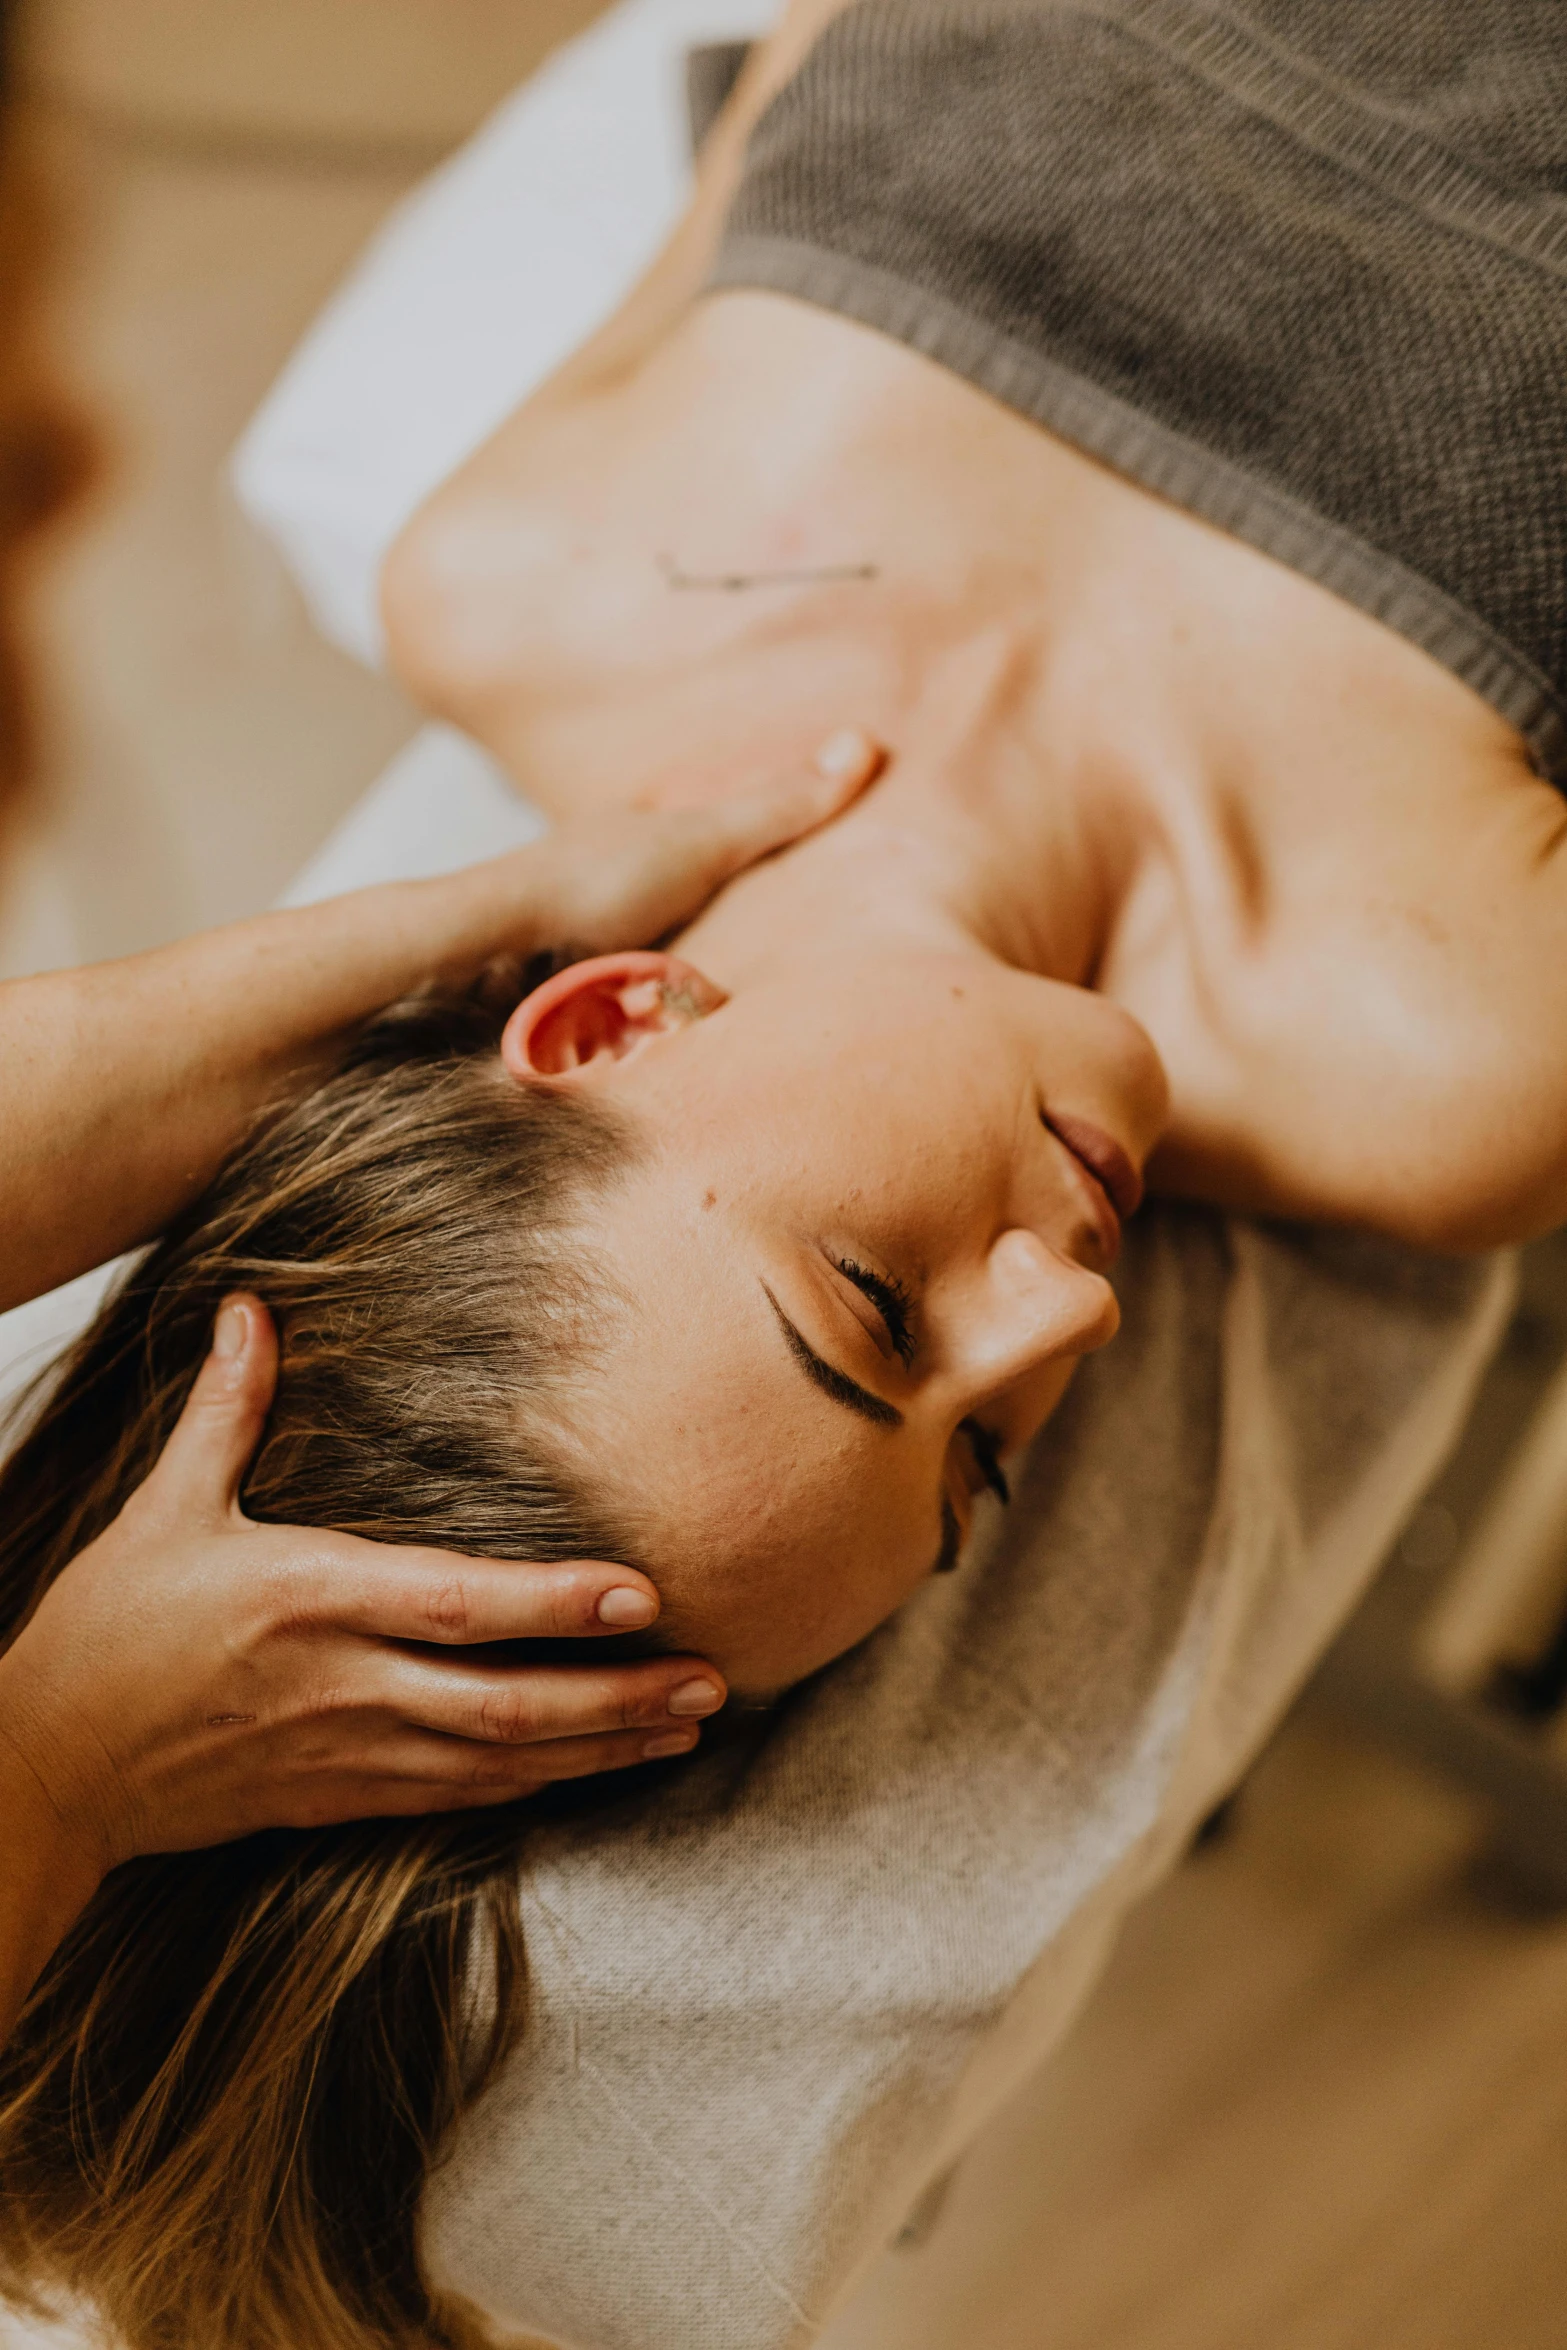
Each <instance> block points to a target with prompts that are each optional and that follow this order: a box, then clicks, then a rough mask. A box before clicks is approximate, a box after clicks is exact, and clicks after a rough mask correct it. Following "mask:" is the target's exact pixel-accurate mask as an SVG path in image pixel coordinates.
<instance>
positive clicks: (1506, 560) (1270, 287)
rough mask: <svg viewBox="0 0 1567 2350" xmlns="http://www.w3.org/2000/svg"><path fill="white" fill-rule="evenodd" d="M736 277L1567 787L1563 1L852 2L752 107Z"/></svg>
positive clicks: (730, 265)
mask: <svg viewBox="0 0 1567 2350" xmlns="http://www.w3.org/2000/svg"><path fill="white" fill-rule="evenodd" d="M713 282H714V283H715V284H716V285H720V286H763V287H770V288H772V289H774V290H775V291H777V292H781V293H787V294H793V295H797V296H799V297H801V298H803V299H804V300H807V301H811V302H814V303H817V304H819V305H822V306H824V307H826V308H829V309H834V310H838V311H841V312H843V313H845V314H846V315H847V316H849V317H852V318H855V319H858V320H860V321H862V322H863V323H864V324H866V325H869V326H872V327H876V328H879V329H881V330H882V331H883V332H885V333H887V334H890V335H894V336H896V337H897V338H898V339H899V340H901V341H904V342H907V343H909V344H911V345H913V346H914V347H915V348H916V349H918V350H920V351H923V352H925V353H926V354H927V355H929V356H930V357H931V358H934V359H936V360H938V361H940V362H941V363H943V364H944V365H946V366H948V367H950V368H952V369H954V370H955V371H956V372H957V373H959V374H961V375H964V376H967V377H968V378H969V379H970V380H971V381H973V382H974V383H975V384H977V385H979V386H980V387H982V388H983V389H984V390H985V391H987V392H990V393H992V394H994V395H995V397H996V398H998V399H1000V400H1002V401H1004V402H1006V403H1007V404H1008V405H1009V406H1010V407H1013V408H1016V409H1018V410H1020V411H1021V412H1022V413H1023V414H1025V415H1027V416H1031V417H1033V418H1035V419H1036V420H1037V421H1038V422H1039V423H1041V424H1044V425H1047V426H1049V427H1050V428H1051V429H1052V430H1053V431H1055V432H1058V433H1060V434H1061V435H1062V436H1063V437H1064V438H1065V439H1067V440H1070V441H1073V442H1075V443H1077V444H1078V445H1079V446H1080V447H1082V448H1084V449H1087V450H1089V451H1091V452H1092V453H1093V454H1095V455H1096V456H1098V457H1101V458H1103V459H1104V460H1105V461H1106V462H1108V463H1109V464H1111V465H1113V466H1115V467H1117V468H1118V469H1119V470H1120V471H1121V472H1123V473H1126V474H1128V475H1130V476H1132V477H1133V478H1134V479H1136V480H1138V481H1140V482H1142V483H1143V484H1145V485H1146V486H1147V487H1148V488H1150V489H1153V490H1156V491H1159V492H1161V493H1162V494H1163V495H1164V496H1166V497H1169V498H1171V499H1173V500H1174V501H1176V502H1177V503H1179V504H1181V505H1184V506H1186V507H1189V508H1190V509H1192V510H1193V511H1194V512H1196V513H1199V514H1202V515H1204V516H1206V517H1207V518H1208V519H1209V520H1210V521H1212V522H1215V523H1218V524H1219V525H1221V526H1222V527H1223V528H1224V529H1226V530H1229V531H1232V532H1233V533H1235V534H1236V535H1237V536H1238V537H1241V538H1244V539H1248V540H1250V541H1251V542H1252V543H1253V544H1254V545H1256V546H1258V547H1261V548H1262V549H1264V550H1265V551H1266V552H1267V553H1269V554H1272V555H1275V556H1277V557H1279V558H1280V559H1281V560H1282V561H1284V562H1286V563H1288V564H1290V565H1291V566H1292V567H1293V568H1294V569H1296V570H1298V571H1302V572H1305V573H1308V574H1309V575H1310V576H1311V577H1312V578H1314V579H1317V580H1319V581H1320V582H1322V584H1323V585H1325V586H1327V587H1329V588H1331V589H1333V590H1335V591H1336V592H1337V593H1338V594H1339V595H1341V596H1343V597H1345V598H1347V599H1348V600H1349V601H1350V602H1352V603H1355V604H1358V605H1360V606H1362V607H1363V608H1364V609H1365V610H1366V611H1368V612H1370V613H1373V614H1374V615H1375V616H1376V617H1377V618H1378V619H1380V620H1383V621H1385V622H1387V623H1388V624H1389V625H1390V626H1392V627H1394V628H1396V629H1398V630H1400V631H1402V633H1403V634H1404V635H1406V636H1408V637H1411V638H1413V640H1414V641H1415V642H1416V643H1417V644H1419V645H1421V646H1423V647H1424V648H1425V650H1426V651H1427V652H1429V653H1432V654H1433V655H1435V657H1436V658H1437V659H1438V660H1439V661H1441V662H1443V663H1444V664H1445V665H1446V666H1447V667H1448V668H1450V669H1452V670H1454V671H1456V672H1457V674H1458V675H1459V676H1460V677H1462V678H1464V679H1465V680H1467V682H1468V683H1469V684H1470V685H1471V686H1473V687H1475V688H1476V690H1477V691H1478V692H1479V693H1481V694H1482V695H1484V697H1485V698H1486V700H1487V701H1489V702H1491V703H1492V704H1493V705H1494V706H1495V707H1496V709H1497V710H1499V711H1500V712H1501V713H1502V715H1503V716H1504V717H1505V718H1507V719H1509V720H1510V721H1511V722H1512V724H1513V725H1514V726H1516V727H1517V728H1518V729H1519V730H1520V732H1521V733H1522V734H1523V735H1524V737H1525V738H1526V740H1527V742H1528V743H1529V746H1530V748H1531V751H1532V753H1533V755H1534V757H1535V760H1536V762H1537V764H1538V765H1539V767H1540V768H1541V770H1542V772H1544V773H1546V774H1548V775H1549V776H1551V778H1552V779H1553V780H1554V781H1556V782H1558V783H1564V784H1567V392H1564V385H1567V13H1564V10H1563V7H1562V0H1227V4H1226V5H1224V6H1222V7H1218V6H1203V5H1200V4H1198V0H858V5H856V6H854V7H852V8H850V9H849V10H848V11H847V13H846V14H844V15H843V16H842V17H840V18H838V19H837V20H836V21H834V22H833V23H832V24H831V25H829V27H828V28H827V30H826V32H825V33H824V35H823V37H822V39H821V40H820V41H819V42H818V44H817V45H816V47H815V48H814V49H813V50H812V51H811V53H810V54H809V56H808V57H807V59H806V61H805V63H804V65H803V67H802V68H801V70H800V72H799V73H798V75H797V76H796V78H795V79H794V80H793V81H792V82H791V83H790V84H789V85H788V87H787V88H786V89H785V90H784V91H783V92H782V93H781V94H780V95H779V97H778V98H777V99H776V100H775V101H774V103H773V105H772V106H771V108H770V109H769V110H768V111H767V113H766V114H765V115H764V116H763V118H762V120H761V121H760V123H759V124H758V125H757V128H756V130H755V132H754V134H753V137H752V140H751V145H750V150H749V155H748V160H747V164H746V169H745V175H744V179H743V182H742V184H741V186H740V189H739V191H738V194H737V196H736V200H735V202H734V205H733V208H732V211H731V214H730V217H729V222H728V226H727V231H726V234H725V237H724V241H723V245H722V248H721V251H720V254H719V258H718V261H717V264H716V269H715V272H714V278H713Z"/></svg>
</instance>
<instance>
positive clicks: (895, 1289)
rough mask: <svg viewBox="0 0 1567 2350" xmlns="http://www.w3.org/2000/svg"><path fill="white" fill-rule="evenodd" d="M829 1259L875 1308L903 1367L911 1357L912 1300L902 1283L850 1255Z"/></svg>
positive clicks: (912, 1349) (912, 1331) (911, 1359)
mask: <svg viewBox="0 0 1567 2350" xmlns="http://www.w3.org/2000/svg"><path fill="white" fill-rule="evenodd" d="M832 1261H833V1263H834V1264H835V1265H836V1266H837V1268H838V1271H839V1272H840V1273H841V1274H842V1275H843V1277H844V1279H845V1281H852V1282H853V1283H854V1286H855V1288H856V1289H857V1290H858V1291H859V1292H860V1294H861V1296H862V1297H866V1298H868V1299H869V1300H870V1302H871V1304H872V1305H873V1306H874V1307H875V1308H876V1311H877V1313H878V1314H880V1316H881V1319H882V1327H883V1328H884V1329H885V1331H886V1333H887V1343H888V1345H889V1346H890V1347H891V1348H892V1351H893V1353H894V1354H895V1355H896V1356H897V1358H898V1360H899V1362H900V1363H902V1364H903V1366H904V1368H905V1370H906V1369H907V1368H908V1366H909V1364H910V1363H912V1362H913V1360H914V1300H913V1299H912V1298H911V1297H910V1295H909V1293H908V1291H907V1290H906V1289H905V1288H904V1286H903V1284H902V1282H901V1281H898V1280H896V1279H892V1280H889V1279H888V1278H887V1277H886V1276H885V1275H884V1274H881V1273H873V1272H872V1271H871V1269H870V1267H869V1266H868V1265H861V1264H857V1263H856V1262H855V1260H854V1258H853V1257H834V1258H833V1260H832Z"/></svg>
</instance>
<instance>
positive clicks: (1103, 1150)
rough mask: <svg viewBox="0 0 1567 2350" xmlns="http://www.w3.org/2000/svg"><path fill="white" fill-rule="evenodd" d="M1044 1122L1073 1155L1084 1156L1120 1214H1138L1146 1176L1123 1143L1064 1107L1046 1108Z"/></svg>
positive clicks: (1086, 1163)
mask: <svg viewBox="0 0 1567 2350" xmlns="http://www.w3.org/2000/svg"><path fill="white" fill-rule="evenodd" d="M1044 1122H1045V1124H1046V1125H1047V1126H1048V1127H1049V1129H1050V1131H1051V1133H1052V1134H1053V1135H1054V1136H1055V1138H1056V1140H1057V1141H1058V1142H1064V1143H1065V1144H1066V1147H1067V1149H1068V1150H1069V1151H1070V1152H1071V1154H1072V1156H1073V1158H1074V1159H1081V1160H1082V1162H1083V1165H1084V1166H1085V1167H1086V1168H1087V1169H1088V1172H1089V1173H1090V1175H1094V1176H1097V1177H1098V1179H1099V1181H1100V1182H1101V1183H1102V1184H1103V1186H1104V1188H1105V1190H1106V1191H1107V1192H1108V1193H1109V1195H1110V1199H1111V1203H1112V1205H1113V1206H1114V1208H1115V1212H1116V1214H1117V1216H1131V1215H1135V1214H1136V1212H1137V1209H1138V1207H1139V1205H1140V1204H1141V1201H1142V1196H1143V1179H1142V1177H1141V1176H1140V1175H1139V1174H1138V1172H1137V1169H1136V1168H1135V1167H1134V1166H1133V1165H1132V1162H1131V1160H1130V1159H1129V1158H1128V1157H1127V1155H1126V1153H1125V1151H1124V1150H1123V1149H1122V1148H1121V1145H1120V1144H1119V1143H1118V1142H1117V1141H1116V1139H1115V1137H1114V1136H1113V1135H1111V1134H1106V1132H1105V1131H1104V1128H1103V1127H1102V1126H1094V1125H1091V1124H1090V1123H1089V1121H1088V1119H1086V1118H1075V1117H1073V1116H1071V1115H1070V1113H1069V1112H1067V1111H1065V1110H1047V1111H1045V1112H1044Z"/></svg>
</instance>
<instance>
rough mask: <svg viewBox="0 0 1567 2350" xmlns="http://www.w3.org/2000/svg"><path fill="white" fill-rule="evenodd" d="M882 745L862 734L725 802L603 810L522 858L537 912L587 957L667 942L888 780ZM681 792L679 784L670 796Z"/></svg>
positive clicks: (834, 741) (827, 746)
mask: <svg viewBox="0 0 1567 2350" xmlns="http://www.w3.org/2000/svg"><path fill="white" fill-rule="evenodd" d="M882 759H883V753H882V750H881V748H880V746H879V745H878V744H877V743H876V742H875V741H874V740H873V739H872V737H871V736H870V735H869V734H867V733H865V732H864V730H863V729H861V728H859V727H848V728H844V729H843V730H841V731H840V732H839V733H837V734H835V735H833V736H831V737H830V738H829V739H828V740H827V741H826V742H824V743H823V744H822V745H821V747H820V749H819V750H818V752H817V753H816V756H815V758H814V760H809V761H806V762H803V763H801V764H799V765H798V766H795V765H793V764H792V763H791V768H790V770H789V771H788V772H785V773H783V774H781V775H779V774H774V775H770V776H768V777H767V779H766V780H765V781H760V782H759V781H755V780H753V781H751V782H749V783H747V785H746V786H745V788H744V789H743V790H738V789H737V790H735V791H733V792H732V793H730V794H728V795H727V796H725V797H724V798H721V799H720V798H712V797H709V796H707V794H706V793H705V792H704V795H703V797H702V798H701V800H700V801H699V802H697V803H694V804H693V803H691V802H686V803H685V804H681V805H677V804H675V803H674V801H673V800H672V798H671V796H670V791H668V790H666V791H665V792H663V793H661V795H660V804H659V805H658V806H656V807H655V806H650V805H644V806H643V807H641V808H640V809H622V810H617V811H615V812H613V813H609V814H606V813H604V812H599V813H597V814H596V815H595V816H594V817H592V818H591V819H590V820H588V821H586V822H584V823H582V824H580V825H568V826H565V827H563V828H562V829H561V830H560V831H559V832H556V833H551V834H549V835H548V836H547V838H545V839H544V840H542V841H538V842H536V843H535V844H534V845H533V846H532V847H531V848H529V849H526V850H523V851H522V852H520V854H521V856H522V857H523V858H524V859H526V860H527V864H526V868H525V870H526V872H527V875H528V881H529V890H530V893H531V897H530V904H531V915H530V919H532V920H533V921H534V922H535V923H540V922H542V924H543V926H544V928H545V929H546V930H547V932H548V933H549V935H550V936H551V937H552V938H553V939H554V940H555V941H556V942H557V943H569V944H570V946H571V947H572V949H573V950H574V951H575V952H576V953H578V954H612V953H614V952H615V950H616V949H617V948H622V947H645V946H648V945H650V944H652V943H654V942H655V941H657V940H658V939H661V938H665V937H667V936H668V935H669V934H670V932H671V931H673V930H676V929H678V928H679V926H680V925H681V924H682V923H683V922H689V921H690V920H691V918H692V917H693V916H694V915H696V914H698V913H700V912H701V909H702V908H703V906H705V905H706V903H707V901H708V899H709V898H710V897H711V896H712V895H713V893H714V891H715V890H718V889H721V888H722V887H723V885H724V883H725V882H726V881H728V880H729V879H730V878H731V876H732V875H734V874H736V873H738V872H740V871H741V870H742V869H743V868H744V867H745V866H747V865H750V864H754V863H755V861H756V859H757V858H758V857H765V856H769V855H770V854H771V853H772V851H773V850H774V849H780V848H783V847H785V846H786V845H787V843H788V842H790V841H792V840H798V839H799V838H800V836H801V834H802V833H806V832H811V831H814V830H815V828H816V827H817V826H818V825H821V824H826V823H828V822H830V821H831V819H832V818H833V817H834V816H836V815H838V814H839V813H840V811H841V810H842V809H844V808H846V807H847V806H848V804H849V802H850V801H851V800H852V799H854V798H855V796H856V795H857V794H858V793H859V792H862V791H863V790H864V789H865V787H866V785H867V784H868V783H869V782H870V781H871V780H872V778H873V777H874V776H875V774H876V773H877V772H878V770H879V768H880V766H881V764H882ZM671 788H672V787H671Z"/></svg>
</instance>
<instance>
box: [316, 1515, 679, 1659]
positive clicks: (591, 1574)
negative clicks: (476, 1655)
mask: <svg viewBox="0 0 1567 2350" xmlns="http://www.w3.org/2000/svg"><path fill="white" fill-rule="evenodd" d="M332 1543H333V1557H332V1564H331V1571H330V1573H329V1574H327V1575H324V1576H323V1575H321V1574H320V1573H319V1570H317V1571H316V1574H315V1577H314V1581H313V1586H312V1590H310V1591H302V1592H301V1593H300V1595H299V1598H300V1604H301V1606H302V1607H305V1608H309V1609H310V1610H311V1612H313V1613H314V1614H315V1615H316V1617H317V1618H318V1620H330V1621H331V1622H332V1623H333V1624H335V1625H337V1626H338V1627H340V1628H341V1629H342V1630H343V1631H345V1632H359V1633H363V1634H366V1635H367V1636H369V1637H371V1638H379V1639H383V1640H425V1641H439V1642H441V1643H443V1644H447V1643H449V1644H452V1645H459V1646H460V1645H462V1644H464V1643H479V1642H483V1641H490V1640H580V1639H590V1638H592V1637H593V1636H594V1635H595V1634H600V1635H602V1634H605V1633H612V1632H639V1631H643V1630H645V1629H646V1628H647V1626H648V1625H649V1624H651V1623H653V1622H654V1621H655V1620H656V1619H657V1616H658V1612H659V1597H658V1592H657V1590H656V1588H655V1587H654V1585H653V1584H652V1583H650V1582H649V1581H648V1579H647V1577H646V1575H642V1574H639V1573H638V1572H637V1570H636V1568H635V1567H620V1566H614V1565H610V1564H608V1563H606V1562H605V1561H603V1560H601V1559H568V1560H565V1561H563V1562H562V1563H560V1564H559V1565H553V1566H545V1565H541V1564H538V1563H537V1562H535V1561H533V1560H528V1559H474V1558H461V1557H458V1556H456V1555H455V1554H453V1553H450V1552H447V1551H443V1550H424V1549H420V1548H418V1547H416V1546H413V1545H403V1546H394V1545H392V1544H389V1543H379V1542H361V1541H358V1540H357V1539H356V1538H355V1537H353V1536H352V1535H335V1536H333V1537H332ZM287 1555H288V1554H287V1553H285V1552H284V1551H282V1550H281V1549H280V1553H279V1558H280V1565H281V1564H282V1561H283V1560H284V1559H285V1557H286V1556H287ZM285 1571H286V1570H285Z"/></svg>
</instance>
